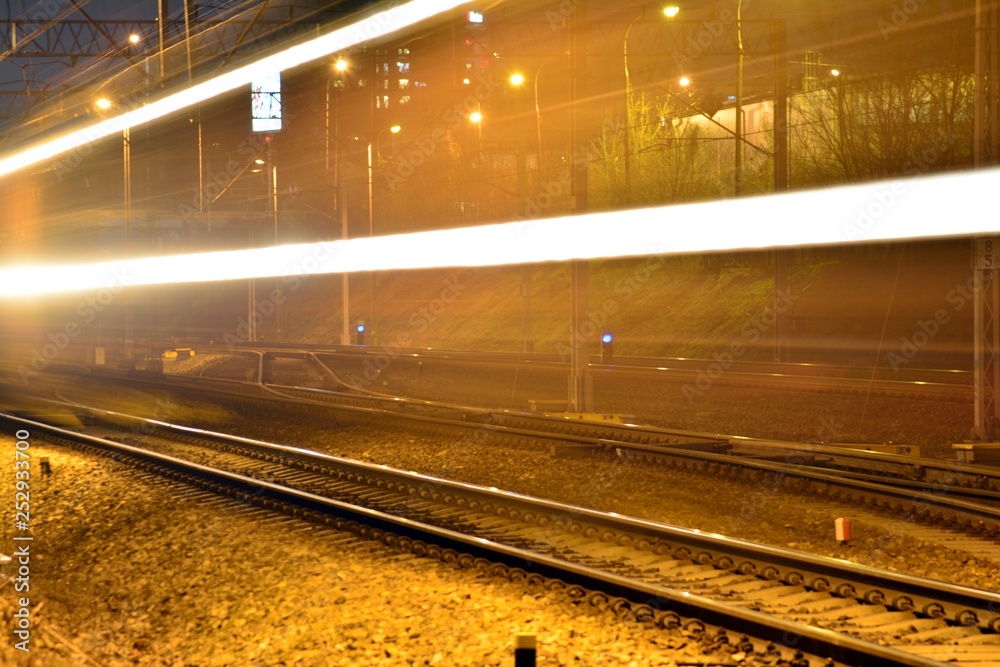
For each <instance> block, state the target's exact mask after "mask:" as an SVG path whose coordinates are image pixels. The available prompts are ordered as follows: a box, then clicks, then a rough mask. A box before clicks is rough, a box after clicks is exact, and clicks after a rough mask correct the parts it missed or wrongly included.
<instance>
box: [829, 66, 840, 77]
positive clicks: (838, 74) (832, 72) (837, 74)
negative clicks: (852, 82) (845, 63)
mask: <svg viewBox="0 0 1000 667" xmlns="http://www.w3.org/2000/svg"><path fill="white" fill-rule="evenodd" d="M830 74H832V75H833V76H840V70H839V69H837V68H836V67H834V68H833V69H832V70H830Z"/></svg>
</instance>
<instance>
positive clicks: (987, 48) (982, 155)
mask: <svg viewBox="0 0 1000 667" xmlns="http://www.w3.org/2000/svg"><path fill="white" fill-rule="evenodd" d="M998 76H1000V1H998V0H976V73H975V78H976V87H975V100H974V108H973V142H974V143H973V163H974V165H975V166H976V167H986V166H989V165H992V164H995V163H996V162H997V159H998V158H1000V127H998V125H1000V117H998V116H1000V82H998V81H997V77H998Z"/></svg>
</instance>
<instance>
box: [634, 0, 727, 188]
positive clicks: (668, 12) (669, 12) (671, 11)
mask: <svg viewBox="0 0 1000 667" xmlns="http://www.w3.org/2000/svg"><path fill="white" fill-rule="evenodd" d="M740 1H741V2H742V0H740ZM679 13H680V7H678V6H677V5H668V6H666V7H664V8H663V15H664V16H665V17H667V18H668V19H672V18H675V17H676V16H677V15H678V14H679ZM643 15H644V14H639V15H638V16H636V17H635V18H634V19H632V21H631V22H630V23H629V24H628V27H627V28H625V38H624V39H623V40H622V61H623V63H624V65H625V187H626V189H627V190H628V191H629V192H631V191H632V145H631V144H632V141H631V136H630V135H631V133H632V77H631V75H630V74H629V70H628V36H629V34H630V33H631V32H632V26H634V25H635V23H636V21H638V20H639V19H641V18H642V17H643Z"/></svg>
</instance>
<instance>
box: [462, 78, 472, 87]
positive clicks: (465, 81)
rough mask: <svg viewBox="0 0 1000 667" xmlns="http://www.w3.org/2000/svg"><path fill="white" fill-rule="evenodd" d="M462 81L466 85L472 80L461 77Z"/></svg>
mask: <svg viewBox="0 0 1000 667" xmlns="http://www.w3.org/2000/svg"><path fill="white" fill-rule="evenodd" d="M462 83H464V84H465V85H466V86H468V85H469V84H470V83H472V82H471V81H469V80H468V79H462Z"/></svg>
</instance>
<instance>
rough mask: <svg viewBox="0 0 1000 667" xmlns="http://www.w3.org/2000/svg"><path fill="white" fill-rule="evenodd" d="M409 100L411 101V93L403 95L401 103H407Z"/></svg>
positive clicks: (400, 99)
mask: <svg viewBox="0 0 1000 667" xmlns="http://www.w3.org/2000/svg"><path fill="white" fill-rule="evenodd" d="M409 101H410V96H409V95H403V96H402V97H400V98H399V103H400V104H406V103H407V102H409Z"/></svg>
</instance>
